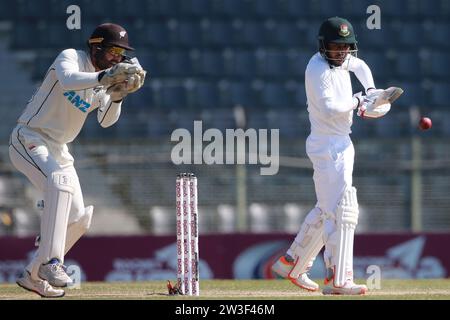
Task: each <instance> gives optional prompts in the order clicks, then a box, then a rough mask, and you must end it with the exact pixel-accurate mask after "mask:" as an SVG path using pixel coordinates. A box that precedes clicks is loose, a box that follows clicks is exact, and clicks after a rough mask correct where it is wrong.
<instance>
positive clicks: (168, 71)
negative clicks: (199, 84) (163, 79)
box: [159, 50, 193, 77]
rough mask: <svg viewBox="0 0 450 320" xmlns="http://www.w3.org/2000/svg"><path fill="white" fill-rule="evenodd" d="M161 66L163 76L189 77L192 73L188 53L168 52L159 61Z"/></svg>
mask: <svg viewBox="0 0 450 320" xmlns="http://www.w3.org/2000/svg"><path fill="white" fill-rule="evenodd" d="M159 61H160V63H162V65H163V74H164V75H165V76H169V77H177V76H179V77H183V76H191V75H192V73H193V66H192V61H191V58H190V55H189V52H188V51H179V50H177V51H175V50H169V51H167V52H165V53H163V54H162V55H161V56H160V59H159Z"/></svg>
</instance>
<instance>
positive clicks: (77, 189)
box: [9, 124, 84, 228]
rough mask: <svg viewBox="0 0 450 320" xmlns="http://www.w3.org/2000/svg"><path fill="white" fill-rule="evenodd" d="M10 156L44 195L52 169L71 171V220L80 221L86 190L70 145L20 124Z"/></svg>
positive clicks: (14, 136) (71, 221)
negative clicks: (82, 188)
mask: <svg viewBox="0 0 450 320" xmlns="http://www.w3.org/2000/svg"><path fill="white" fill-rule="evenodd" d="M9 156H10V158H11V162H12V164H13V165H14V167H16V169H17V170H19V171H20V172H22V173H23V174H24V175H25V176H26V177H27V178H28V179H29V180H30V181H31V183H32V184H33V185H34V186H35V187H36V188H37V189H38V190H40V191H41V192H42V193H43V199H44V198H45V195H44V193H45V192H46V187H47V177H51V176H52V173H53V172H56V171H63V172H67V173H70V175H71V176H72V177H73V178H74V181H73V186H74V194H73V197H72V205H71V209H70V213H69V219H68V224H71V223H73V222H75V221H77V220H78V219H80V217H81V216H83V215H84V201H83V194H82V191H81V186H80V182H79V179H78V175H77V173H76V170H75V167H74V166H73V161H74V160H73V157H72V156H71V155H70V153H69V151H68V148H67V145H65V144H64V145H60V144H57V143H55V142H53V141H51V140H49V139H47V138H45V136H44V135H43V134H41V133H39V132H38V131H37V130H35V129H31V128H29V127H27V126H24V125H21V124H19V125H17V127H16V128H14V130H13V132H12V134H11V138H10V143H9ZM44 212H45V210H44ZM65 228H67V226H65Z"/></svg>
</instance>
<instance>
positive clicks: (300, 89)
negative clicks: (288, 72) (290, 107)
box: [287, 81, 306, 109]
mask: <svg viewBox="0 0 450 320" xmlns="http://www.w3.org/2000/svg"><path fill="white" fill-rule="evenodd" d="M287 88H288V90H289V91H290V92H292V94H293V95H294V106H295V107H296V108H300V109H303V108H304V109H306V91H305V84H304V83H303V82H297V81H293V82H290V83H288V85H287Z"/></svg>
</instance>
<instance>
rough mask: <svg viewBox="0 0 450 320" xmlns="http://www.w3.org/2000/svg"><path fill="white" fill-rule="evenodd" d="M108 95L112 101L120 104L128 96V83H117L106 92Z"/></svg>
mask: <svg viewBox="0 0 450 320" xmlns="http://www.w3.org/2000/svg"><path fill="white" fill-rule="evenodd" d="M106 94H109V96H110V97H111V101H114V102H120V101H121V100H122V99H123V98H125V97H126V96H127V94H128V91H127V82H121V83H116V84H114V85H112V86H111V87H109V88H108V90H106Z"/></svg>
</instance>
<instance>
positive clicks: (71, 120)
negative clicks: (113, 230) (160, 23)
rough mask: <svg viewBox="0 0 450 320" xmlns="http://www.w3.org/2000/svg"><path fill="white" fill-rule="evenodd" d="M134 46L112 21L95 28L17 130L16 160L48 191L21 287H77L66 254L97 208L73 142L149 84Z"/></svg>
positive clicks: (113, 117) (48, 81) (59, 66)
mask: <svg viewBox="0 0 450 320" xmlns="http://www.w3.org/2000/svg"><path fill="white" fill-rule="evenodd" d="M127 50H134V49H133V48H132V47H130V45H129V44H128V33H127V32H126V30H125V29H124V28H123V27H121V26H119V25H117V24H112V23H105V24H101V25H99V26H98V27H97V28H96V29H95V30H94V32H93V33H92V35H91V37H90V39H89V41H88V50H87V51H83V50H75V49H66V50H64V51H62V52H61V53H60V54H59V55H58V56H57V57H56V59H55V61H54V62H53V63H52V65H51V66H50V67H49V69H48V71H47V73H46V75H45V77H44V80H43V81H42V84H41V85H40V87H39V89H38V90H37V91H36V93H35V94H34V95H33V97H32V98H31V100H30V101H29V102H28V105H27V106H26V108H25V111H24V112H23V114H22V115H21V116H20V118H19V120H18V124H17V126H16V127H15V129H14V130H13V132H12V134H11V138H10V142H9V154H10V158H11V161H12V163H13V164H14V166H15V167H16V168H17V169H18V170H19V171H21V172H22V173H23V174H24V175H25V176H27V178H28V179H29V180H30V181H31V182H32V183H33V185H34V186H35V187H36V188H38V189H39V190H40V191H42V192H43V196H44V210H43V213H42V218H41V227H40V236H39V247H38V249H37V251H36V254H35V256H34V258H33V260H32V261H31V262H30V263H29V264H28V265H27V266H26V268H25V270H24V272H23V275H22V276H21V277H20V278H19V279H18V280H17V284H18V285H19V286H21V287H23V288H25V289H27V290H30V291H33V292H36V293H37V294H39V295H41V296H42V297H62V296H63V295H64V290H63V289H61V288H58V287H65V286H67V285H68V284H71V282H72V280H71V279H70V277H69V276H68V275H67V274H66V273H65V270H64V268H63V262H64V256H65V254H66V253H67V252H68V251H69V250H70V248H71V247H72V246H73V245H74V244H75V243H76V242H77V241H78V239H79V238H80V237H81V236H82V235H83V234H84V233H85V232H86V231H87V230H88V228H89V226H90V224H91V219H92V214H93V210H94V208H93V206H88V207H85V205H84V201H83V194H82V191H81V187H80V182H79V180H78V175H77V172H76V170H75V167H74V165H73V163H74V159H73V157H72V155H71V154H70V153H69V149H68V147H67V144H68V143H70V142H72V141H73V140H74V139H75V138H76V137H77V135H78V133H79V132H80V130H81V128H82V127H83V124H84V122H85V120H86V118H87V116H88V114H89V113H90V112H92V111H94V110H97V120H98V122H99V124H100V125H101V126H102V127H104V128H106V127H109V126H111V125H113V124H114V123H115V122H116V121H117V120H118V119H119V116H120V112H121V107H122V102H123V99H124V98H125V97H126V96H127V95H128V94H130V93H133V92H136V91H137V90H139V89H140V88H141V87H142V85H143V84H144V79H145V75H146V71H144V70H143V69H142V67H141V66H140V65H139V62H138V61H137V59H136V58H133V59H129V58H127V56H126V55H125V53H126V51H127Z"/></svg>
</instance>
